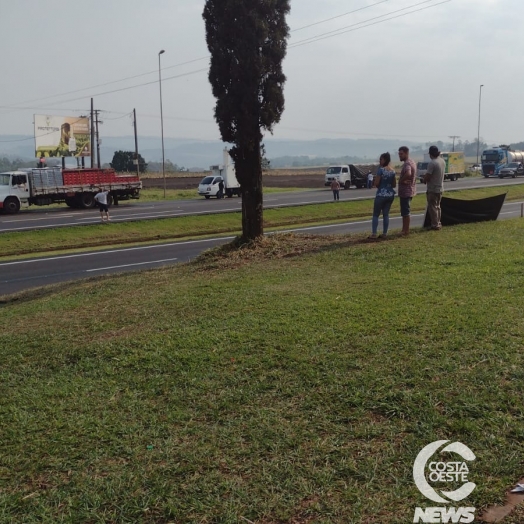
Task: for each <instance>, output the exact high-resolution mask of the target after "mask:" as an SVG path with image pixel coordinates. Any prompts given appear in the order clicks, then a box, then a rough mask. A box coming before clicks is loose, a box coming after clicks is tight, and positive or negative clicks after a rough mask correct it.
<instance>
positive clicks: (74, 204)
mask: <svg viewBox="0 0 524 524" xmlns="http://www.w3.org/2000/svg"><path fill="white" fill-rule="evenodd" d="M65 203H66V205H67V206H69V207H73V208H75V207H78V204H77V201H76V198H74V197H67V198H66V199H65Z"/></svg>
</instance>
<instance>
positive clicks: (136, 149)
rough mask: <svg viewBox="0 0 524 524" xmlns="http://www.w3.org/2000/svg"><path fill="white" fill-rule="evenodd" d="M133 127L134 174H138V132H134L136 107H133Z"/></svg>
mask: <svg viewBox="0 0 524 524" xmlns="http://www.w3.org/2000/svg"><path fill="white" fill-rule="evenodd" d="M133 128H134V130H135V162H136V174H137V176H140V162H139V160H138V158H139V157H138V134H137V132H136V109H133Z"/></svg>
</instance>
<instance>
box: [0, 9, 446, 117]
mask: <svg viewBox="0 0 524 524" xmlns="http://www.w3.org/2000/svg"><path fill="white" fill-rule="evenodd" d="M388 1H390V0H380V1H379V2H375V3H374V4H371V5H368V6H364V7H361V8H358V9H355V10H353V11H348V12H346V13H342V14H340V15H336V16H334V17H330V18H326V19H324V20H320V21H318V22H314V23H312V24H309V25H306V26H302V27H298V28H296V29H293V30H291V32H296V31H301V30H303V29H306V28H309V27H313V26H316V25H320V24H323V23H327V22H330V21H332V20H335V19H338V18H342V17H344V16H348V15H350V14H353V13H356V12H358V11H363V10H365V9H369V8H372V7H375V6H377V5H379V4H383V3H385V2H388ZM432 1H434V0H426V1H425V2H422V3H427V2H432ZM447 1H448V2H449V1H451V0H447ZM441 3H446V2H441ZM416 5H420V4H415V6H416ZM436 5H440V4H436ZM410 7H413V6H410ZM410 7H407V8H404V9H400V10H398V11H392V12H391V13H389V14H393V13H396V12H399V11H402V10H406V9H409V8H410ZM431 7H432V6H431ZM413 12H415V11H413ZM385 16H388V15H387V14H386V15H380V16H379V17H374V18H371V19H368V20H365V21H362V22H359V23H356V24H353V25H352V26H347V27H353V26H355V25H361V24H364V23H366V22H368V21H370V20H375V19H376V18H382V17H385ZM383 21H384V22H385V21H387V20H383ZM369 25H373V24H369ZM364 27H368V26H363V27H362V28H364ZM343 29H344V28H341V29H338V30H335V31H330V32H328V33H322V34H321V35H317V36H314V37H310V38H307V39H305V40H301V41H299V42H296V43H293V44H290V45H289V46H288V48H289V49H292V48H294V47H299V46H300V45H302V44H303V45H306V43H309V40H311V42H313V41H316V39H317V38H318V39H320V38H319V37H320V36H323V35H327V34H331V33H337V34H343V32H341V33H338V31H342V30H343ZM337 34H334V35H333V36H337ZM306 40H307V41H308V42H306ZM209 58H210V55H207V56H204V57H200V58H195V59H192V60H188V61H185V62H181V63H178V64H174V65H171V66H167V67H164V68H162V70H167V69H172V68H175V67H180V66H183V65H188V64H192V63H195V62H199V61H201V60H206V59H209ZM206 70H207V68H206V69H201V70H198V71H193V72H190V73H188V74H187V75H192V74H196V73H199V72H203V71H206ZM157 72H158V70H154V71H148V72H146V73H140V74H137V75H133V76H130V77H126V78H122V79H120V80H113V81H109V82H104V83H102V84H97V85H95V86H91V87H86V88H82V89H76V90H73V91H66V92H64V93H61V94H57V95H50V96H47V97H43V98H37V99H33V100H29V101H26V102H22V103H31V102H37V101H41V100H48V99H50V98H56V97H59V96H66V95H68V94H74V93H79V92H82V91H88V90H89V89H96V88H97V87H104V86H106V85H112V84H116V83H120V82H124V81H127V80H132V79H135V78H140V77H142V76H147V75H150V74H153V73H155V74H156V73H157ZM180 76H186V75H176V76H173V77H168V78H166V79H165V80H169V79H173V78H179V77H180ZM163 80H164V79H162V81H163ZM157 82H158V81H157V80H154V81H152V82H145V83H142V84H136V85H134V86H129V87H124V88H120V89H119V90H122V91H125V90H127V89H133V88H135V87H141V86H144V85H149V84H154V83H157ZM119 90H114V91H107V92H104V93H102V94H110V93H114V92H118V91H119ZM86 96H87V95H86ZM90 96H91V95H90ZM92 96H100V95H92ZM84 98H85V96H83V97H79V98H74V99H70V100H68V101H76V100H82V99H84ZM68 101H60V102H54V103H51V104H50V105H60V104H62V103H67V102H68ZM0 109H3V110H5V109H10V110H11V111H6V112H4V113H2V114H4V115H7V114H9V113H12V112H16V111H18V110H25V109H28V108H22V107H18V105H16V106H15V105H13V106H0ZM32 109H35V108H32ZM36 109H38V108H36Z"/></svg>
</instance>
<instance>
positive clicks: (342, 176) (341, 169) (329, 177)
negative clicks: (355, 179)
mask: <svg viewBox="0 0 524 524" xmlns="http://www.w3.org/2000/svg"><path fill="white" fill-rule="evenodd" d="M333 180H338V183H339V184H340V187H343V188H344V189H349V188H350V187H351V173H350V170H349V166H329V167H328V168H327V170H326V175H325V177H324V185H325V186H330V185H331V182H333Z"/></svg>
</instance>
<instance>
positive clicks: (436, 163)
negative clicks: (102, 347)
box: [424, 146, 446, 231]
mask: <svg viewBox="0 0 524 524" xmlns="http://www.w3.org/2000/svg"><path fill="white" fill-rule="evenodd" d="M429 157H430V158H431V161H430V162H429V164H428V170H427V171H426V174H425V175H424V183H425V184H427V190H426V198H427V201H428V213H429V218H430V219H431V229H433V230H435V231H439V230H440V229H442V224H441V222H440V217H441V210H440V201H441V200H442V191H444V175H445V173H446V162H445V161H444V159H443V158H442V157H441V156H440V151H439V150H438V147H437V146H431V147H430V148H429Z"/></svg>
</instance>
